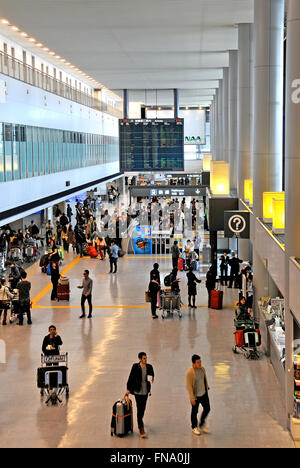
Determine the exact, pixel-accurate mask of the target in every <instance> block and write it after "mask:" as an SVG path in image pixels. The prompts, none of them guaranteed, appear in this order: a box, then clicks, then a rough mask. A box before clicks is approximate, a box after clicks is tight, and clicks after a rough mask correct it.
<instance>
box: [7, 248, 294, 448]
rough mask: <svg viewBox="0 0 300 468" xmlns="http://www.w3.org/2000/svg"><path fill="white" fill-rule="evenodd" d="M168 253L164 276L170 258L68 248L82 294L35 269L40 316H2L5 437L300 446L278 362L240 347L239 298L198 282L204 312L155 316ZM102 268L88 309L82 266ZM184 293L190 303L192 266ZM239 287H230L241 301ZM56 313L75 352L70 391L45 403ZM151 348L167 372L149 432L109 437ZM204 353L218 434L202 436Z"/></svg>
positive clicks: (40, 443)
mask: <svg viewBox="0 0 300 468" xmlns="http://www.w3.org/2000/svg"><path fill="white" fill-rule="evenodd" d="M154 261H159V263H160V265H161V272H162V274H163V275H165V274H166V273H167V272H169V270H170V268H171V261H170V259H169V258H166V257H163V258H160V259H159V260H158V259H154V258H143V257H141V258H134V257H133V256H127V257H125V258H123V259H120V261H119V272H118V274H117V275H109V274H108V271H109V267H108V261H107V260H106V261H99V260H91V259H81V260H79V259H76V258H75V257H74V256H73V254H69V255H68V256H66V258H65V261H64V267H63V268H65V267H68V266H69V271H68V273H67V275H68V276H69V278H70V281H71V290H72V295H71V301H70V304H67V303H59V304H58V303H51V302H50V288H49V287H48V284H49V277H47V276H45V275H42V274H41V273H40V269H39V268H38V265H33V266H31V267H30V268H29V270H28V271H29V276H30V280H31V281H32V284H33V294H32V297H33V298H35V306H34V309H33V325H32V327H28V326H27V325H25V326H24V327H23V328H21V327H16V326H15V325H10V326H7V327H0V339H1V340H4V341H5V344H6V352H7V363H6V364H0V375H1V390H0V414H1V418H0V446H1V447H109V448H123V447H124V448H136V447H139V448H144V447H155V448H163V447H169V448H171V447H183V448H193V447H199V448H202V447H203V448H204V447H293V446H294V445H293V442H292V440H291V438H290V435H289V433H288V432H287V431H286V430H285V416H284V410H283V398H282V396H281V393H280V389H279V385H278V383H277V381H276V378H275V375H274V372H273V370H272V367H271V365H270V363H269V361H268V360H267V359H266V358H262V359H261V360H260V361H247V360H246V359H245V358H244V357H243V356H236V355H234V354H233V353H232V345H233V309H232V308H231V307H228V308H225V309H224V310H222V311H213V310H209V309H207V307H206V305H207V294H206V289H205V287H204V284H202V285H200V286H199V288H198V292H199V295H198V304H199V305H200V306H202V307H200V308H198V309H197V310H196V311H195V312H189V309H187V308H186V307H184V308H183V318H182V320H179V319H177V318H174V319H168V320H165V321H163V320H162V319H159V320H156V321H153V320H152V318H151V313H150V309H149V307H147V306H145V303H144V291H145V290H146V288H147V286H148V278H149V276H148V275H149V271H150V269H151V267H152V264H153V263H154ZM84 269H89V270H90V272H91V277H92V278H93V279H94V294H93V303H94V306H95V309H94V318H93V319H92V320H87V319H86V320H79V319H78V317H79V315H80V308H79V305H80V296H81V291H80V290H79V289H77V288H76V286H77V285H79V284H80V283H81V277H82V272H83V270H84ZM181 277H182V283H181V289H182V297H183V302H184V304H186V303H187V296H186V293H187V288H186V281H185V274H184V273H181ZM234 299H235V296H234V292H233V291H230V292H229V291H228V292H227V291H226V293H225V305H227V306H231V305H232V304H233V301H234ZM52 323H54V324H55V325H56V326H57V329H58V332H59V334H60V335H61V337H62V339H63V342H64V346H63V348H62V351H68V352H69V356H70V371H69V383H70V391H71V394H70V400H69V402H68V404H64V405H63V406H61V407H46V406H45V404H44V403H43V402H41V401H40V395H39V391H38V389H37V388H36V369H37V367H38V366H39V361H40V353H41V343H42V339H43V337H44V336H45V335H46V334H47V330H48V326H49V325H50V324H52ZM140 351H145V352H147V354H148V356H149V362H150V363H152V364H153V366H154V370H155V373H156V381H155V384H154V386H153V392H152V393H153V394H152V397H151V398H150V400H149V403H148V407H147V412H146V417H145V425H146V430H147V432H148V434H149V437H148V439H146V440H140V439H139V437H138V435H137V432H136V423H135V433H134V435H132V436H131V435H130V436H128V437H126V438H124V439H118V438H112V437H111V436H110V420H111V409H112V405H113V403H114V402H115V401H116V400H117V399H119V398H121V397H122V396H123V395H124V393H125V390H126V382H127V378H128V373H129V371H130V368H131V365H132V363H133V362H135V361H136V360H137V354H138V352H140ZM194 353H198V354H200V355H201V356H202V359H203V363H204V366H205V367H206V370H207V374H208V377H209V383H210V387H211V390H210V398H211V406H212V412H211V415H210V417H209V421H208V425H209V427H210V429H211V430H212V435H210V436H201V437H198V438H197V437H196V436H194V435H193V434H192V432H191V430H190V404H189V400H188V397H187V393H186V390H185V372H186V370H187V369H188V368H189V366H190V358H191V355H192V354H194Z"/></svg>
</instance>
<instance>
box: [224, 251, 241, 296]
mask: <svg viewBox="0 0 300 468" xmlns="http://www.w3.org/2000/svg"><path fill="white" fill-rule="evenodd" d="M241 263H243V260H240V259H239V258H237V257H236V256H235V253H234V252H232V254H231V259H230V260H229V265H230V268H231V269H230V282H229V286H228V287H229V288H232V285H233V283H234V281H235V279H237V277H238V276H239V273H240V264H241Z"/></svg>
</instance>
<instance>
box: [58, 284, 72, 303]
mask: <svg viewBox="0 0 300 468" xmlns="http://www.w3.org/2000/svg"><path fill="white" fill-rule="evenodd" d="M57 299H58V300H59V301H69V300H70V285H69V284H58V287H57Z"/></svg>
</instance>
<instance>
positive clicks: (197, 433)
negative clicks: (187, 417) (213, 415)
mask: <svg viewBox="0 0 300 468" xmlns="http://www.w3.org/2000/svg"><path fill="white" fill-rule="evenodd" d="M192 432H193V434H195V435H197V436H200V435H201V432H200V431H199V429H198V427H195V428H194V429H192Z"/></svg>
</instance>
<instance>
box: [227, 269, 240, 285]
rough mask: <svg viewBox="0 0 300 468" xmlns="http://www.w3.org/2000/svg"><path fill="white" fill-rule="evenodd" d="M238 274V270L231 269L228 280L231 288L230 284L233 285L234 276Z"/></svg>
mask: <svg viewBox="0 0 300 468" xmlns="http://www.w3.org/2000/svg"><path fill="white" fill-rule="evenodd" d="M238 276H239V272H238V271H232V272H231V273H230V281H229V287H230V288H232V286H233V285H234V282H235V280H236V278H237V277H238Z"/></svg>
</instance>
